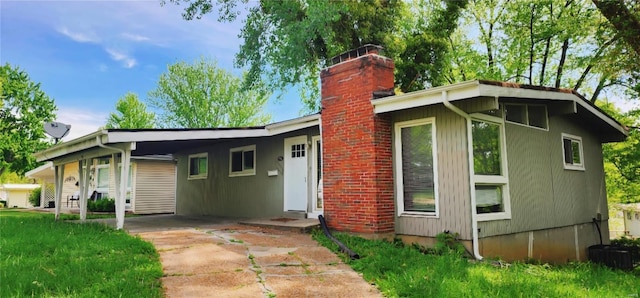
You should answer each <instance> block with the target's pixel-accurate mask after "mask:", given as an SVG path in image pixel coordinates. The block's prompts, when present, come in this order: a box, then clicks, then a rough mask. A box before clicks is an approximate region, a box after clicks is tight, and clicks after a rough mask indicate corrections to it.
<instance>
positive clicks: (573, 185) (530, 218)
mask: <svg viewBox="0 0 640 298" xmlns="http://www.w3.org/2000/svg"><path fill="white" fill-rule="evenodd" d="M572 117H573V116H553V117H550V118H549V131H544V130H539V129H534V128H529V127H525V126H522V125H517V124H511V123H506V124H505V125H506V126H505V130H506V140H507V159H508V166H509V188H510V200H511V215H512V216H511V219H510V220H498V221H487V222H480V223H479V228H480V231H481V232H480V234H479V236H480V237H488V236H494V235H503V234H512V233H519V232H524V231H532V230H541V229H549V228H557V227H564V226H570V225H575V224H582V223H589V222H590V221H591V219H592V218H594V217H596V213H600V214H601V216H602V218H603V219H606V218H607V205H606V189H605V186H604V169H603V161H602V146H601V144H600V142H599V140H598V139H596V138H595V137H594V136H592V135H591V134H589V132H588V131H587V130H585V129H584V128H582V127H580V126H579V125H577V124H575V121H573V119H572ZM562 133H568V134H572V135H576V136H580V137H582V148H583V151H584V163H585V171H575V170H566V169H564V161H563V151H562V150H563V149H562V137H561V134H562Z"/></svg>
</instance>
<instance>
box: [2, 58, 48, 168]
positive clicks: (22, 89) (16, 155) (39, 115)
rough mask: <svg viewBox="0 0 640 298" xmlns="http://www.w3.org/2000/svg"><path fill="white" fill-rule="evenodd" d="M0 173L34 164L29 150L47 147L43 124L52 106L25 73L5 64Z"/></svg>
mask: <svg viewBox="0 0 640 298" xmlns="http://www.w3.org/2000/svg"><path fill="white" fill-rule="evenodd" d="M0 92H2V95H1V96H0V140H2V141H0V174H2V173H3V172H4V171H7V170H8V171H11V172H15V173H17V174H18V175H22V174H24V173H25V172H26V171H28V170H31V169H33V168H35V167H36V166H37V163H36V160H35V158H34V157H33V153H34V152H37V151H40V150H43V149H45V148H47V147H48V146H49V143H48V142H47V139H46V136H45V134H44V128H43V123H44V122H45V121H51V120H53V119H54V118H55V111H56V106H55V104H54V101H53V99H51V98H49V97H48V96H47V95H46V94H45V93H44V92H43V91H42V90H40V84H39V83H34V82H32V81H31V80H30V79H29V75H28V74H27V73H26V72H24V71H23V70H21V69H20V68H18V67H12V66H11V65H9V64H8V63H7V64H5V65H4V66H1V67H0Z"/></svg>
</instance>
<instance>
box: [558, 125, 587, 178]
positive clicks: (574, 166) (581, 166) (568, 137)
mask: <svg viewBox="0 0 640 298" xmlns="http://www.w3.org/2000/svg"><path fill="white" fill-rule="evenodd" d="M561 135H562V138H561V146H562V164H563V165H564V169H565V170H571V171H584V170H585V168H584V147H583V146H582V137H579V136H576V135H572V134H568V133H562V134H561ZM565 139H566V140H571V142H572V143H573V142H576V143H578V148H579V150H580V163H579V164H574V163H570V164H568V163H567V162H566V161H565V160H564V156H565V152H564V150H565V148H564V140H565Z"/></svg>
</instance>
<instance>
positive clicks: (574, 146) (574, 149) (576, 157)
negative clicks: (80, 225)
mask: <svg viewBox="0 0 640 298" xmlns="http://www.w3.org/2000/svg"><path fill="white" fill-rule="evenodd" d="M571 153H572V157H571V161H572V163H573V164H574V165H580V164H582V160H581V159H580V143H579V142H577V141H571Z"/></svg>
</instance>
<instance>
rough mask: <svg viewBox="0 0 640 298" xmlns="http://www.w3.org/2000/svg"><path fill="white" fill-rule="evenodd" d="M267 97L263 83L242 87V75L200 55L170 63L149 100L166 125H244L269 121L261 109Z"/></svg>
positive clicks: (201, 126) (179, 126)
mask: <svg viewBox="0 0 640 298" xmlns="http://www.w3.org/2000/svg"><path fill="white" fill-rule="evenodd" d="M268 98H269V94H268V92H266V91H265V88H264V87H263V86H261V85H254V86H253V87H252V88H251V89H243V88H242V78H239V77H236V76H234V75H232V74H231V73H229V72H227V71H225V70H223V69H220V68H218V67H217V65H216V63H215V62H212V61H209V60H206V59H204V58H200V59H199V60H197V61H195V62H194V63H193V64H187V63H185V62H178V63H175V64H173V65H169V66H168V68H167V72H165V73H163V74H162V75H161V76H160V79H159V80H158V86H157V87H156V89H155V90H152V91H151V92H149V98H148V102H149V104H150V106H151V107H153V108H156V109H157V110H158V112H159V115H158V120H159V121H158V124H159V126H160V127H163V128H207V127H242V126H252V125H262V124H265V123H267V122H268V121H269V120H270V118H271V116H270V115H267V114H264V112H263V111H262V109H263V107H264V105H265V104H266V103H267V100H268Z"/></svg>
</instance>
